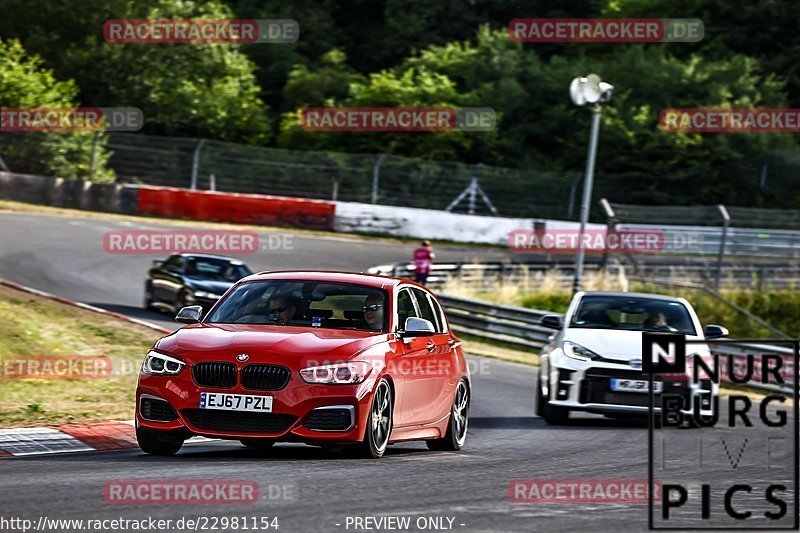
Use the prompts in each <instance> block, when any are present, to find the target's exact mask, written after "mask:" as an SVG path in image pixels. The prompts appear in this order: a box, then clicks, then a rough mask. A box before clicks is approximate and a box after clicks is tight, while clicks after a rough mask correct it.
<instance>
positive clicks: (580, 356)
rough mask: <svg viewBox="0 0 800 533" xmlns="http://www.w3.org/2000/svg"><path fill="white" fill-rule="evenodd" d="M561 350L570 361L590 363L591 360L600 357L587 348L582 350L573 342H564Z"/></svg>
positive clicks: (581, 347)
mask: <svg viewBox="0 0 800 533" xmlns="http://www.w3.org/2000/svg"><path fill="white" fill-rule="evenodd" d="M561 349H562V350H563V351H564V355H566V356H567V357H571V358H572V359H577V360H578V361H591V360H592V359H595V358H597V357H600V356H599V355H597V354H596V353H594V352H593V351H591V350H590V349H589V348H584V347H583V346H581V345H580V344H575V343H574V342H569V341H564V344H563V346H562V347H561Z"/></svg>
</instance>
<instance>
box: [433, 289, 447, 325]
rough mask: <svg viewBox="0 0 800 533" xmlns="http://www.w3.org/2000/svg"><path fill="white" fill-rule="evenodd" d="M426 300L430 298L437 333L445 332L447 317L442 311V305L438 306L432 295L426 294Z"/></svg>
mask: <svg viewBox="0 0 800 533" xmlns="http://www.w3.org/2000/svg"><path fill="white" fill-rule="evenodd" d="M428 300H430V302H431V305H432V306H433V312H434V313H436V324H437V326H436V331H438V332H439V333H447V319H446V318H445V316H444V312H443V311H442V306H440V305H439V302H437V301H436V300H435V299H434V298H433V297H432V296H428Z"/></svg>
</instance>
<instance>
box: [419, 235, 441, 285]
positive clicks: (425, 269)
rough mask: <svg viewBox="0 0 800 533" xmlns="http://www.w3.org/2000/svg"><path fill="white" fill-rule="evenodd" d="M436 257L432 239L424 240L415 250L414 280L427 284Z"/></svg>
mask: <svg viewBox="0 0 800 533" xmlns="http://www.w3.org/2000/svg"><path fill="white" fill-rule="evenodd" d="M435 257H436V256H435V254H434V253H433V249H432V248H431V241H427V240H426V241H422V247H421V248H417V249H416V250H414V281H416V282H417V283H420V284H422V285H425V283H426V282H427V281H428V275H429V274H430V273H431V265H432V264H433V260H434V258H435Z"/></svg>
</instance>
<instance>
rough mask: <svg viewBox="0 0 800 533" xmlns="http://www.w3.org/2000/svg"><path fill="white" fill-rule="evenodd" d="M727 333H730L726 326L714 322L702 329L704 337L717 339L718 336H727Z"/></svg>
mask: <svg viewBox="0 0 800 533" xmlns="http://www.w3.org/2000/svg"><path fill="white" fill-rule="evenodd" d="M728 335H730V332H729V331H728V328H724V327H722V326H717V325H716V324H709V325H708V326H706V329H704V330H703V336H704V337H705V338H706V339H718V338H720V337H727V336H728Z"/></svg>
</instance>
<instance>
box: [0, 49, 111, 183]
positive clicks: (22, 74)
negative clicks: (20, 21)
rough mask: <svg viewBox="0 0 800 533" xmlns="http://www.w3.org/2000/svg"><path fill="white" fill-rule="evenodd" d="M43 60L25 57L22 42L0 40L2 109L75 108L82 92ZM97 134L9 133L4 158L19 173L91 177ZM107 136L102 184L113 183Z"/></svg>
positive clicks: (1, 142) (98, 166)
mask: <svg viewBox="0 0 800 533" xmlns="http://www.w3.org/2000/svg"><path fill="white" fill-rule="evenodd" d="M42 64H43V61H42V59H41V58H39V57H38V56H35V55H30V54H27V53H26V52H25V50H24V49H23V47H22V45H21V44H20V42H19V41H17V40H14V39H12V40H7V41H4V40H2V39H0V107H7V108H73V107H76V98H77V94H78V90H77V87H76V86H75V83H74V82H73V81H72V80H67V81H59V80H57V79H56V78H55V76H54V75H53V73H52V71H50V70H47V69H45V68H44V67H43V66H42ZM94 138H95V133H94V132H82V131H75V132H69V131H63V132H59V131H56V132H47V133H45V132H5V133H2V134H1V135H0V155H2V157H3V160H4V161H5V163H6V164H7V165H8V167H9V169H11V170H12V171H15V172H23V173H34V174H44V175H52V176H58V177H63V178H84V179H85V178H87V177H88V175H89V167H90V163H91V157H92V155H91V152H92V142H93V140H94ZM105 142H106V136H105V135H104V134H99V136H98V138H97V150H96V152H95V172H94V179H95V180H96V181H113V180H114V173H113V171H111V170H110V169H108V167H107V163H108V157H109V153H108V151H107V150H106V148H105Z"/></svg>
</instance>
